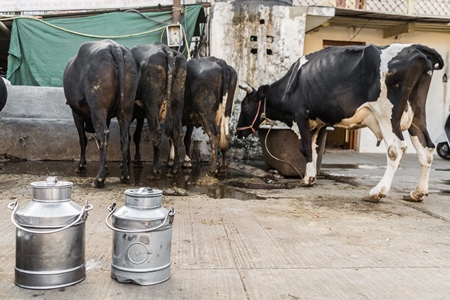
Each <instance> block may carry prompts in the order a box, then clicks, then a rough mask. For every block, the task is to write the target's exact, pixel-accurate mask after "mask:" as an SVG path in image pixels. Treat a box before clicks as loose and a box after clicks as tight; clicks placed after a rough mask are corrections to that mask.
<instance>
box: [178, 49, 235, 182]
mask: <svg viewBox="0 0 450 300" xmlns="http://www.w3.org/2000/svg"><path fill="white" fill-rule="evenodd" d="M236 86H237V73H236V71H235V70H234V69H233V68H232V67H231V66H229V65H228V64H227V63H226V62H225V61H223V60H221V59H218V58H216V57H204V58H193V59H190V60H188V64H187V79H186V94H185V95H186V96H185V104H184V110H183V126H186V134H185V136H184V145H185V149H186V157H185V165H186V164H189V160H190V159H189V157H187V156H188V154H189V148H190V145H191V136H192V131H193V130H194V126H195V127H197V128H198V127H200V126H201V127H202V128H203V131H204V132H205V133H206V134H207V135H208V137H209V140H210V145H211V153H210V162H209V168H208V171H207V174H208V175H210V176H212V175H214V174H215V173H216V171H217V156H218V151H219V149H220V151H221V152H222V153H221V154H222V159H221V163H220V167H219V169H218V171H219V172H221V173H224V172H226V169H227V165H226V152H227V150H228V137H227V136H228V122H229V119H230V115H231V109H232V105H233V98H234V93H235V91H236Z"/></svg>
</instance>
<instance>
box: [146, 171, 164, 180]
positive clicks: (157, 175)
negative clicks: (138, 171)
mask: <svg viewBox="0 0 450 300" xmlns="http://www.w3.org/2000/svg"><path fill="white" fill-rule="evenodd" d="M160 178H161V176H160V173H159V172H158V173H154V172H153V173H150V174H148V176H147V179H148V180H159V179H160Z"/></svg>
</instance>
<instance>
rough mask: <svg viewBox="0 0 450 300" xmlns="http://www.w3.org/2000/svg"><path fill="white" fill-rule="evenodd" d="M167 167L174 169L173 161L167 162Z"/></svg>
mask: <svg viewBox="0 0 450 300" xmlns="http://www.w3.org/2000/svg"><path fill="white" fill-rule="evenodd" d="M167 166H168V167H172V166H173V159H169V160H168V161H167Z"/></svg>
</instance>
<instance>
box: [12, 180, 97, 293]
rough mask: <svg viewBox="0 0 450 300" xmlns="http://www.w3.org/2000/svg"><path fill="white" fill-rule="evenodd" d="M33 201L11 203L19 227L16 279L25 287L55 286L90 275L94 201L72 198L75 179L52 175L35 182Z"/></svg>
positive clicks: (59, 286)
mask: <svg viewBox="0 0 450 300" xmlns="http://www.w3.org/2000/svg"><path fill="white" fill-rule="evenodd" d="M31 187H32V188H33V198H32V201H31V202H29V203H27V204H26V205H25V206H23V207H22V208H20V209H19V205H18V202H17V200H16V201H15V202H12V203H10V204H9V205H8V208H10V209H11V210H12V214H11V222H12V223H13V224H14V226H15V227H16V267H15V280H14V283H15V284H16V285H18V286H20V287H23V288H30V289H54V288H61V287H65V286H69V285H72V284H76V283H78V282H80V281H82V280H83V279H84V278H85V277H86V275H85V274H86V269H85V260H84V251H85V250H84V249H85V221H86V219H87V215H88V213H87V212H88V211H89V210H91V209H92V205H90V204H88V203H87V201H86V203H85V205H84V206H83V207H81V206H79V205H78V204H76V203H75V202H73V201H72V200H71V198H70V196H71V191H72V183H71V182H66V181H58V178H57V177H48V178H47V179H46V181H39V182H33V183H31Z"/></svg>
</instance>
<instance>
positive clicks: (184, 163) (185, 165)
mask: <svg viewBox="0 0 450 300" xmlns="http://www.w3.org/2000/svg"><path fill="white" fill-rule="evenodd" d="M183 168H186V169H189V168H192V164H191V162H190V161H185V162H183Z"/></svg>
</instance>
